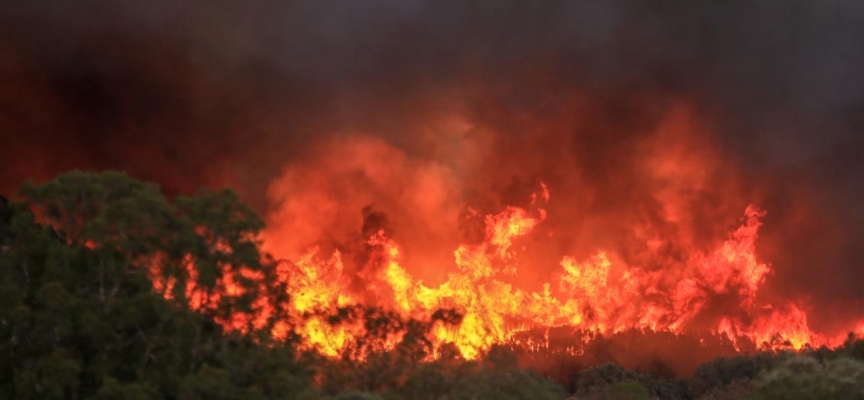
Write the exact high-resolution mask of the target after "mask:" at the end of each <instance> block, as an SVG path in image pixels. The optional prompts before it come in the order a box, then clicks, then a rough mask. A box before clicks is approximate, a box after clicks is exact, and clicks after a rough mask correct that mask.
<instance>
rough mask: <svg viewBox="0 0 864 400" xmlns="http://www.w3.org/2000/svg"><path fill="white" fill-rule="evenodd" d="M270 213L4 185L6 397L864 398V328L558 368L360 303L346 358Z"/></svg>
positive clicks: (89, 184)
mask: <svg viewBox="0 0 864 400" xmlns="http://www.w3.org/2000/svg"><path fill="white" fill-rule="evenodd" d="M263 226H264V225H263V222H262V221H261V220H260V218H259V217H258V216H257V215H256V214H255V213H254V212H253V211H252V210H251V209H250V208H249V207H248V206H246V205H244V204H243V203H242V202H240V201H239V198H238V197H237V195H236V194H234V193H233V192H232V191H230V190H220V191H213V190H202V191H201V192H199V193H197V194H195V195H194V196H188V197H178V198H176V199H173V200H169V199H167V198H166V197H165V196H164V195H162V193H161V192H160V191H159V189H158V187H156V186H155V185H152V184H147V183H143V182H139V181H136V180H134V179H131V178H129V177H128V176H126V175H125V174H122V173H116V172H108V173H100V174H92V173H83V172H71V173H68V174H64V175H62V176H60V177H58V178H57V179H55V180H54V181H51V182H47V183H45V184H42V185H33V184H26V185H24V186H23V187H22V189H21V191H20V193H19V194H18V196H16V200H15V201H10V200H8V199H6V198H0V399H104V400H108V399H133V400H136V399H142V400H144V399H183V400H187V399H188V400H192V399H217V400H219V399H225V400H228V399H310V400H311V399H344V400H347V399H369V400H373V399H430V400H431V399H565V398H568V397H570V396H572V397H574V398H580V399H582V398H585V399H652V398H661V399H739V398H754V399H780V398H783V399H793V398H801V399H815V398H832V399H847V398H848V399H859V398H864V362H862V360H864V342H862V341H858V342H856V341H854V340H851V339H850V341H849V342H848V343H847V344H846V346H844V347H842V348H840V349H836V350H828V349H818V350H814V351H811V352H809V353H808V354H806V355H793V354H759V355H755V356H749V357H745V356H740V357H734V358H725V359H717V360H715V361H712V362H710V363H706V364H703V365H702V366H700V367H699V368H697V370H696V373H695V374H694V375H693V376H692V377H691V378H689V379H677V378H674V377H672V376H670V375H668V374H653V375H652V374H646V373H637V372H633V371H627V370H625V369H623V368H621V367H619V366H617V365H614V364H606V365H600V366H594V367H590V368H587V369H584V368H581V367H580V368H576V367H575V366H573V368H572V369H569V370H565V371H558V372H556V373H555V374H547V375H549V376H554V377H555V378H556V379H554V380H553V379H551V378H549V377H547V376H543V375H541V374H538V373H537V372H534V371H532V370H528V369H525V368H523V366H524V364H522V366H520V362H519V361H520V360H519V359H518V354H519V351H518V349H512V348H509V347H507V346H498V347H494V348H492V349H491V350H490V351H488V352H487V353H486V354H484V355H483V356H482V357H480V358H478V359H477V360H471V361H467V360H464V359H462V358H461V356H460V354H459V352H458V350H456V349H455V347H452V346H443V347H441V348H438V349H433V347H432V345H431V342H430V341H429V340H428V339H427V333H428V329H430V327H431V323H432V322H434V321H414V320H403V319H401V318H400V317H399V316H398V315H395V314H393V313H389V312H387V311H385V310H380V309H374V308H363V307H354V308H346V309H343V310H340V313H339V314H338V315H335V316H334V318H333V319H332V320H333V322H334V323H338V321H339V320H340V319H346V318H349V319H354V320H355V322H356V321H358V320H359V321H361V322H362V323H364V324H365V326H366V327H367V329H366V334H365V335H366V336H364V337H362V338H357V340H356V342H355V344H354V345H353V346H352V347H350V348H349V349H348V350H346V353H345V354H344V356H343V357H341V358H328V357H323V356H321V355H319V354H317V353H315V352H311V351H300V350H298V346H297V342H296V337H295V336H293V335H292V334H291V326H290V318H288V312H287V310H288V308H287V307H288V305H289V304H290V294H291V293H289V292H288V291H287V288H286V287H285V285H284V282H282V281H281V280H280V279H279V277H278V276H277V273H276V270H277V268H278V263H277V262H276V261H274V260H272V259H271V258H270V257H269V256H267V255H266V254H263V253H262V252H261V251H260V246H259V245H260V243H259V242H258V239H257V237H258V233H259V231H260V230H261V229H262V228H263ZM225 276H230V277H231V279H229V280H226V279H225ZM154 282H157V283H158V284H156V285H154ZM265 283H266V284H265ZM229 285H231V286H232V290H230V291H228V290H226V289H227V287H228V286H229ZM238 288H239V289H238ZM261 299H266V301H263V302H262V301H261ZM435 318H437V319H438V320H440V321H444V322H448V321H449V322H451V323H452V322H454V321H456V320H458V315H455V314H453V313H452V312H448V311H442V312H441V313H439V314H437V315H436V316H435ZM226 326H229V327H230V329H226V328H225V327H226ZM274 332H281V334H280V335H278V336H279V337H276V334H275V333H274ZM286 332H287V333H286ZM394 332H395V333H398V334H400V335H401V338H402V339H401V341H400V342H399V343H398V344H396V345H395V346H388V347H384V346H380V343H381V341H382V340H383V338H386V337H391V336H392V334H393V333H394ZM433 351H434V352H435V353H434V357H433ZM358 354H362V355H363V356H362V357H357V355H358ZM561 368H564V367H563V366H562V367H561Z"/></svg>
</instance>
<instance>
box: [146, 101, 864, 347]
mask: <svg viewBox="0 0 864 400" xmlns="http://www.w3.org/2000/svg"><path fill="white" fill-rule="evenodd" d="M694 130H696V131H698V129H697V127H696V125H695V124H694V123H693V122H692V121H691V120H690V118H689V114H688V113H687V112H686V111H681V110H673V111H672V112H671V113H670V115H669V117H668V118H667V121H665V122H664V123H662V124H660V126H659V128H658V129H657V132H656V133H655V134H654V135H652V136H650V138H651V140H646V141H644V143H641V146H642V147H641V150H642V152H643V153H644V156H643V157H642V158H641V159H639V160H637V161H638V162H639V164H637V166H638V167H640V168H643V169H644V170H646V171H647V173H646V179H653V180H654V181H657V182H664V184H662V185H661V184H658V185H654V186H649V189H646V190H647V191H648V192H649V194H650V197H651V198H652V199H653V200H654V201H655V202H656V203H658V204H659V205H660V206H659V207H658V210H659V211H656V213H657V214H659V215H660V216H661V217H662V218H663V219H664V220H665V221H667V222H668V225H671V226H674V227H675V229H674V230H667V231H661V230H660V229H659V228H657V224H651V223H647V222H645V223H635V224H633V225H631V226H629V227H628V228H627V230H629V232H628V233H627V234H628V235H629V236H628V240H636V241H637V242H638V244H639V245H638V249H639V251H637V252H632V251H631V252H630V253H631V254H626V252H624V253H622V252H621V250H620V248H615V247H614V246H597V247H596V248H594V249H593V250H591V251H589V252H587V253H586V252H584V251H583V252H582V253H583V254H582V255H581V256H580V255H577V254H575V253H572V252H567V251H562V252H561V254H557V255H555V257H556V261H553V262H552V263H551V265H549V264H550V262H549V261H548V260H549V257H545V258H544V257H540V258H537V257H532V254H535V255H536V253H531V251H530V250H531V246H532V245H538V244H540V245H542V244H543V243H544V241H549V240H551V238H553V237H557V236H555V235H560V234H559V232H556V231H555V230H551V229H550V230H545V231H542V232H541V231H540V230H541V228H543V227H544V224H550V223H551V222H552V220H554V218H555V215H558V214H556V213H555V212H553V210H559V214H560V210H561V209H562V207H561V204H559V205H557V208H556V204H555V202H562V203H570V202H571V200H570V199H568V198H566V197H556V192H555V186H553V185H551V184H550V185H547V183H545V181H544V180H543V179H542V178H540V179H538V180H536V181H534V183H532V184H530V186H531V188H530V190H528V191H526V192H525V193H524V196H522V198H521V200H519V199H517V201H514V202H513V203H518V204H506V203H504V202H501V203H500V204H498V205H497V206H496V207H486V210H490V211H489V212H481V211H480V210H479V209H478V208H475V207H473V206H472V205H470V204H462V205H459V204H455V203H456V201H455V200H454V198H456V199H460V198H461V197H460V196H454V195H453V192H455V191H457V190H456V189H455V188H454V186H457V185H458V184H459V183H460V182H458V179H457V177H456V174H455V173H453V170H454V169H455V168H448V167H446V166H442V164H438V163H429V162H422V161H416V160H412V159H410V158H409V157H407V156H406V155H405V154H404V153H402V152H401V151H399V150H397V149H395V148H394V147H392V146H391V145H389V144H388V143H386V142H384V141H382V140H380V139H377V138H368V137H363V136H356V137H349V138H347V139H343V140H342V141H339V142H334V143H331V144H329V145H324V146H322V150H321V151H320V153H321V154H320V155H319V156H317V158H315V157H312V161H308V160H307V161H306V164H303V163H300V164H296V165H293V166H289V167H288V168H287V169H286V172H285V174H284V175H283V177H282V178H280V179H278V180H276V181H274V182H273V183H272V184H271V188H270V189H271V196H272V197H274V203H275V204H276V206H275V207H274V209H273V211H272V212H271V213H270V215H269V218H268V220H269V221H268V222H269V224H270V226H271V227H270V228H268V230H267V231H265V234H264V240H265V242H264V244H265V250H267V251H268V252H270V253H271V254H273V255H275V256H276V257H279V258H280V265H279V270H278V271H279V274H278V275H279V276H278V278H279V281H280V282H279V283H280V284H284V285H285V286H286V287H287V290H288V295H289V296H290V302H289V305H288V307H289V309H290V310H291V313H292V314H293V315H292V321H291V322H290V323H289V322H288V321H286V322H285V323H284V324H281V325H279V327H278V329H277V332H275V333H276V334H277V336H284V335H286V334H287V332H288V329H290V328H289V326H290V327H293V329H294V330H295V332H296V333H297V334H298V335H299V337H300V339H301V346H303V347H305V348H306V349H310V350H311V349H314V350H317V351H320V352H321V353H323V354H325V355H329V356H337V355H340V354H343V352H344V351H345V350H346V349H347V348H349V347H350V346H351V344H352V341H353V340H355V338H357V337H361V336H362V334H363V332H364V329H365V327H364V326H363V324H362V323H358V322H356V321H353V322H351V321H349V322H344V321H343V322H342V323H334V320H333V319H332V318H331V316H332V315H334V314H337V313H338V312H339V310H340V309H341V308H344V307H351V306H369V307H378V308H381V309H384V310H388V311H392V312H395V313H396V314H398V315H399V316H401V317H402V318H405V319H415V320H420V321H430V320H432V319H434V318H433V315H435V314H436V312H440V311H439V310H452V311H455V312H456V313H458V314H459V315H461V319H459V320H458V321H450V323H443V322H440V321H439V322H435V323H434V325H432V329H431V335H432V338H431V339H432V341H433V345H434V346H436V347H440V346H442V345H444V344H447V343H452V344H453V345H455V347H456V348H458V350H459V352H460V353H461V355H462V356H463V357H465V358H469V359H471V358H475V357H477V356H478V355H480V354H482V353H483V352H484V351H486V350H488V349H489V348H490V347H491V346H493V345H495V344H503V343H516V344H517V345H518V344H521V345H524V346H528V347H532V348H544V347H548V346H549V343H548V342H549V339H548V334H547V338H546V339H545V341H546V343H543V342H542V341H541V342H539V343H538V342H536V341H526V340H523V339H520V336H519V334H520V333H522V332H525V331H529V330H532V329H549V328H556V327H568V328H573V329H575V330H579V331H582V332H584V333H587V335H583V336H580V337H582V338H583V339H581V340H583V341H586V340H590V339H591V338H592V337H595V336H596V335H614V334H616V333H620V332H625V331H632V330H636V331H643V332H644V331H653V332H668V333H672V334H676V335H677V334H690V335H695V336H697V337H700V336H715V337H717V336H719V337H725V338H726V339H725V340H728V341H729V342H731V343H732V346H734V347H735V349H736V350H738V351H745V350H744V349H753V348H756V349H763V350H778V349H794V350H800V349H802V348H805V347H808V346H809V347H818V346H823V345H824V346H831V347H834V346H838V345H840V344H842V343H843V341H844V340H845V339H846V334H847V332H848V331H847V332H842V333H836V332H835V333H831V334H826V333H822V332H817V331H815V330H813V329H811V326H810V325H809V324H808V315H807V311H808V307H809V306H808V304H807V303H806V301H803V300H801V299H794V300H790V299H783V298H778V297H777V296H773V295H771V293H770V292H769V291H767V290H766V281H767V280H768V278H769V277H770V276H771V275H772V266H771V265H770V264H769V263H767V262H765V261H763V260H760V259H759V258H758V257H757V252H756V249H757V242H758V240H757V239H758V238H759V230H760V227H761V226H762V221H763V218H764V217H765V215H766V213H767V212H769V211H766V210H762V209H761V208H760V207H759V206H758V205H756V204H749V205H747V202H744V203H743V204H745V206H743V207H742V208H741V209H739V210H738V213H739V214H738V215H739V217H738V219H737V226H735V225H734V223H735V222H736V221H735V220H734V219H733V220H731V221H727V220H717V221H712V222H711V223H712V224H715V225H717V226H731V227H732V228H731V229H727V230H726V231H725V233H723V234H722V235H723V236H722V237H719V238H715V240H713V241H707V242H706V243H710V245H708V246H705V245H697V244H696V242H697V239H695V236H696V234H695V233H694V232H693V230H694V229H693V228H688V227H687V223H686V222H688V221H694V220H695V219H696V218H695V217H694V215H691V213H692V209H693V207H694V205H693V204H694V202H696V201H701V200H698V197H696V196H692V195H691V194H692V193H698V192H702V191H709V189H712V188H711V185H717V182H720V184H721V185H725V186H727V187H726V188H725V189H723V190H722V191H721V192H723V193H726V194H724V195H723V196H724V197H722V198H718V199H716V200H717V201H718V202H721V203H722V202H723V201H726V200H729V199H731V198H734V197H736V196H737V197H741V196H740V193H739V191H738V189H737V188H738V187H739V186H738V185H736V184H735V183H734V182H733V180H732V179H727V177H726V176H725V175H724V174H725V171H726V170H727V169H728V168H727V167H726V165H724V162H723V160H721V159H720V158H719V157H718V156H717V155H716V154H715V153H714V152H713V151H711V150H710V146H705V145H704V144H702V143H701V142H699V141H698V140H694V139H693V137H697V136H698V135H695V134H693V131H694ZM477 136H480V139H475V140H477V141H478V142H480V143H484V142H483V141H484V140H486V138H484V137H482V135H475V136H473V137H474V138H476V137H477ZM477 146H479V145H478V144H477V143H468V144H467V145H465V146H464V147H465V148H467V149H468V150H466V151H468V152H473V151H474V149H476V148H477ZM473 155H474V154H468V155H465V154H463V155H462V156H463V157H461V158H460V159H464V158H470V157H469V156H473ZM473 162H474V164H470V163H466V164H465V165H461V167H465V166H466V165H469V166H470V165H476V164H481V163H482V161H476V160H475V161H473ZM457 167H458V166H457ZM718 175H719V176H721V177H723V179H719V180H718V179H716V176H718ZM346 176H351V177H355V178H356V177H357V176H360V177H361V178H362V179H355V180H346V178H345V177H346ZM711 177H715V178H714V179H713V180H712V178H711ZM729 182H733V183H731V184H730V183H729ZM557 184H558V186H559V187H560V186H561V185H562V183H561V182H557ZM589 189H590V188H589ZM715 189H716V188H715ZM588 191H589V192H590V190H588ZM717 193H720V192H717ZM729 193H731V194H729ZM688 196H689V197H688ZM718 196H719V195H718ZM694 198H696V199H697V200H694ZM382 199H383V200H384V202H383V204H382V205H381V206H380V209H382V210H384V211H385V212H387V213H389V212H390V211H391V210H390V209H389V207H388V206H392V207H393V208H399V207H402V211H397V212H395V214H396V216H397V217H405V218H415V221H414V223H413V225H412V224H407V225H402V226H403V227H404V226H421V225H422V226H424V227H423V229H426V230H427V231H432V232H434V234H427V235H426V237H431V238H432V239H429V240H425V239H418V237H422V236H423V235H420V234H417V233H416V232H413V231H409V232H408V234H404V233H403V234H402V235H399V234H398V232H397V234H396V235H393V234H392V232H391V229H389V227H388V224H387V223H386V220H387V219H388V218H389V217H388V215H387V214H384V213H383V212H376V211H375V210H374V209H373V208H370V207H367V206H368V204H375V205H376V207H377V206H378V204H380V203H382ZM387 201H389V203H387ZM376 202H377V203H376ZM730 202H731V201H730ZM574 204H575V203H574ZM364 207H365V208H364ZM723 207H725V208H726V209H729V207H731V206H730V205H729V204H723ZM361 209H362V210H363V213H362V215H363V220H362V221H360V222H362V225H363V226H362V230H361V232H360V233H357V232H356V225H355V227H354V228H353V229H354V230H353V231H352V230H351V228H345V226H347V225H348V223H347V222H345V221H346V220H347V221H356V216H357V214H360V213H358V212H357V211H360V210H361ZM418 214H419V216H417V215H418ZM346 216H350V217H346ZM453 220H457V222H456V223H455V224H451V225H456V226H462V225H463V223H466V224H467V222H466V221H473V222H475V227H477V229H476V232H475V234H474V235H473V236H474V238H473V239H471V240H464V241H461V242H459V241H458V240H455V241H454V240H452V239H453V238H452V236H454V235H453V234H452V233H453V232H454V231H455V229H453V228H452V226H451V225H447V224H448V223H447V222H446V221H453ZM417 221H421V224H419V225H418V224H417ZM441 221H445V222H443V223H442V222H441ZM424 224H425V225H424ZM435 224H443V225H444V226H445V228H440V227H438V228H436V227H434V226H433V227H432V228H430V227H429V226H432V225H435ZM691 225H692V224H691ZM594 226H600V227H601V228H602V224H601V225H597V224H596V223H595V224H594ZM565 228H566V226H565ZM340 229H341V230H342V231H351V233H350V234H349V235H348V236H345V235H342V236H339V234H340V232H339V231H340ZM556 229H559V230H560V229H562V228H561V224H558V225H557V227H556ZM716 230H717V229H714V231H716ZM670 232H672V233H670ZM427 233H428V232H427ZM565 233H566V232H565ZM400 237H401V238H408V239H407V240H408V241H407V242H406V243H400V241H399V240H398V239H399V238H400ZM441 237H444V238H445V239H440V238H441ZM622 240H623V239H622ZM614 242H615V240H612V241H611V242H609V241H607V242H606V243H607V244H608V243H614ZM446 245H452V247H450V249H449V250H442V249H440V247H443V246H446ZM430 247H435V248H436V249H435V250H436V251H438V253H439V254H440V252H441V251H446V252H447V253H448V257H447V258H448V259H447V260H446V261H445V262H442V261H441V259H440V257H439V258H437V259H429V260H426V259H424V257H427V256H428V255H429V254H435V252H434V251H433V252H430V251H429V248H430ZM670 248H674V249H676V250H675V251H671V252H670V250H669V249H670ZM412 250H414V251H418V252H420V253H422V254H420V255H419V256H416V257H412V255H413V254H412V253H411V252H412ZM670 254H671V255H670ZM433 258H434V257H433ZM415 264H419V265H415ZM442 264H443V265H442ZM430 266H432V267H430ZM430 271H432V272H434V273H430ZM442 271H443V273H442ZM240 273H242V270H241V271H240ZM436 273H437V274H436ZM526 273H527V275H526ZM424 274H425V276H423V275H424ZM541 274H545V275H543V276H539V277H538V275H541ZM231 276H232V273H228V272H226V274H225V276H223V278H222V284H223V285H224V286H225V287H226V288H230V287H231V286H232V285H231V279H232V278H231ZM430 277H431V278H430ZM526 277H529V278H526ZM246 278H249V279H253V280H254V277H246ZM169 284H170V282H169ZM260 284H266V283H265V282H260ZM156 286H157V289H160V288H163V286H164V285H163V284H162V283H160V282H156ZM163 289H164V288H163ZM189 290H191V291H192V292H193V293H187V297H189V298H190V299H193V303H194V304H192V306H193V307H194V308H200V307H203V306H206V304H204V303H205V302H204V301H203V300H201V299H198V296H195V294H194V288H187V291H189ZM228 292H229V293H228V295H232V294H231V293H230V290H229V291H228ZM235 294H236V293H235ZM269 301H270V300H268V299H259V305H260V307H259V309H260V310H262V315H257V316H249V315H233V316H230V317H229V318H222V319H221V320H220V322H222V324H223V325H225V326H226V327H229V328H233V329H241V330H242V329H244V328H243V327H244V326H248V323H249V322H250V320H252V321H254V320H256V319H257V320H262V319H264V318H267V315H268V311H267V310H268V309H271V308H272V306H273V305H272V304H270V303H269ZM862 326H864V323H862V322H857V323H855V324H853V329H852V330H854V331H855V332H857V333H858V334H861V333H864V331H862V328H861V327H862ZM520 340H522V341H523V342H521V343H520ZM391 342H392V343H391V344H392V345H395V343H396V342H398V338H392V340H391ZM529 342H530V343H529ZM745 344H746V346H745ZM568 351H570V352H574V353H578V352H579V351H580V350H579V348H578V345H577V347H575V348H570V349H569V350H568Z"/></svg>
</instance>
